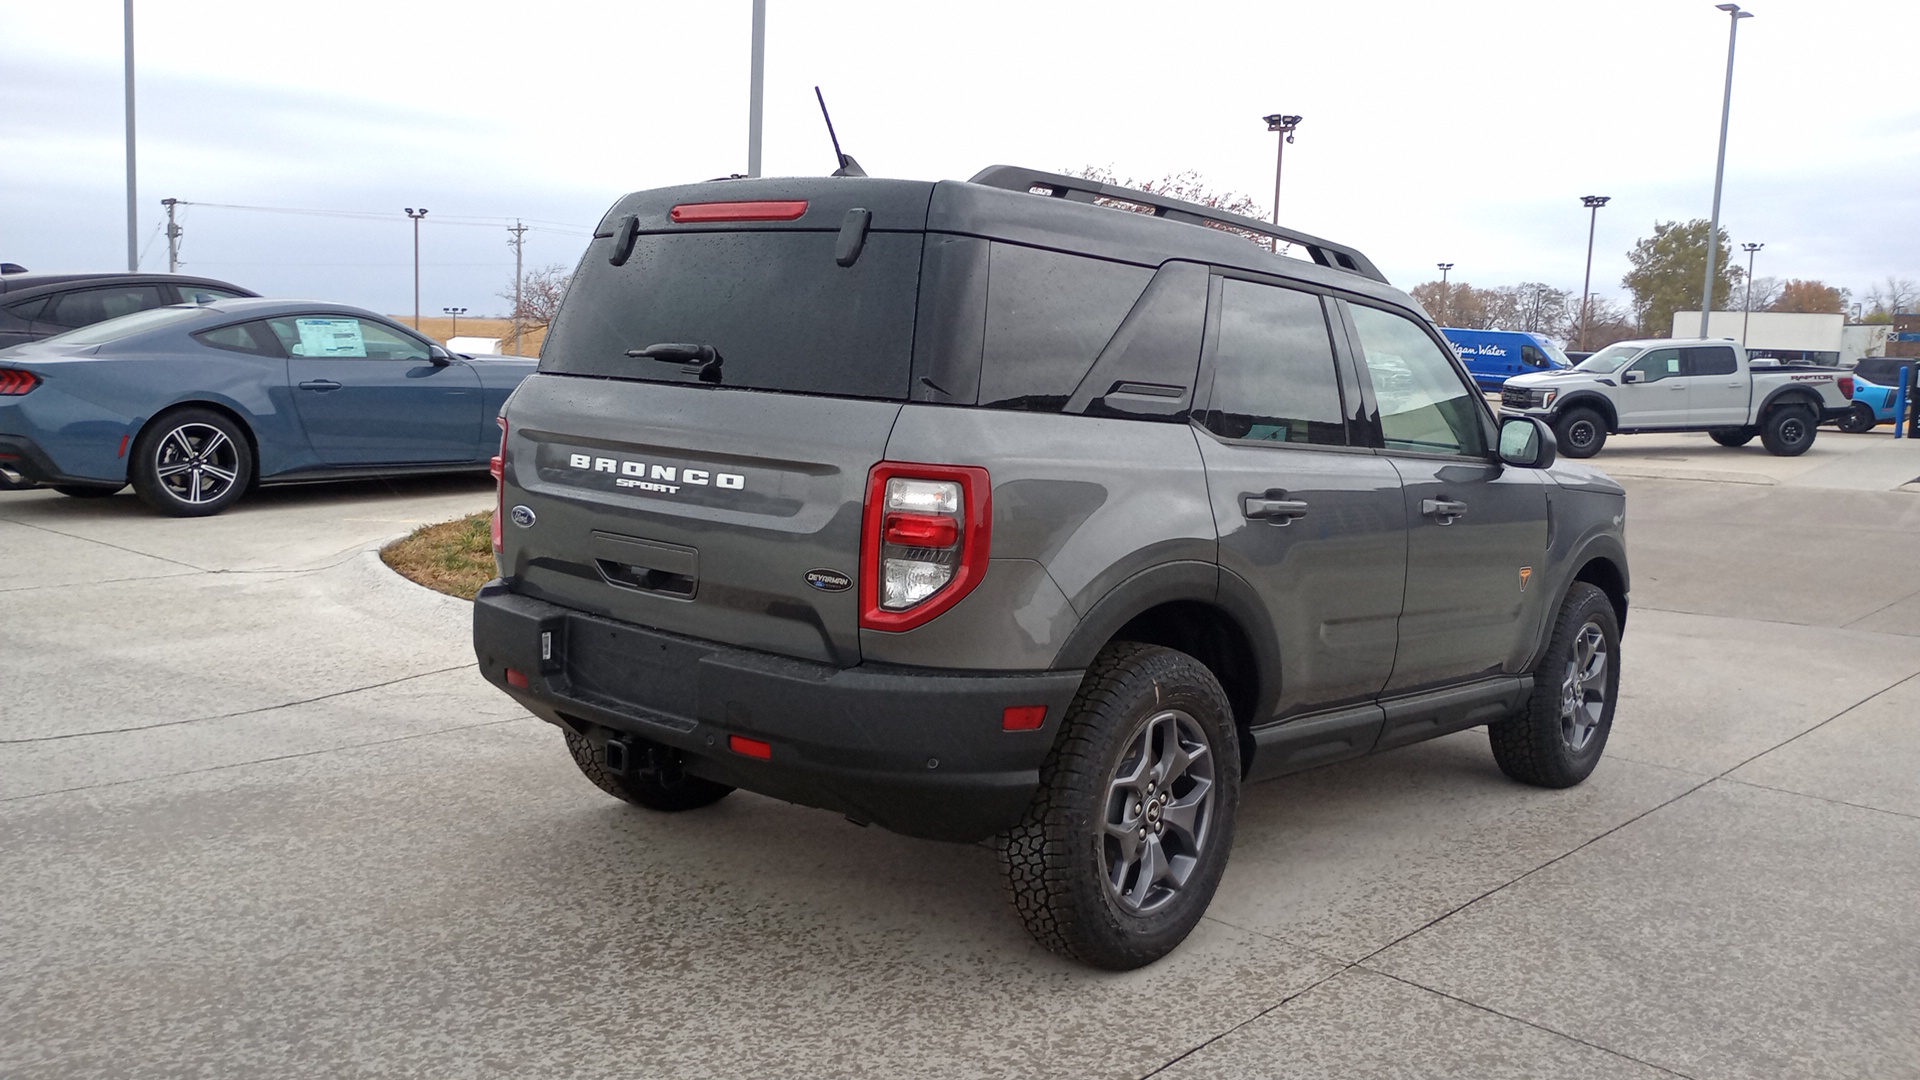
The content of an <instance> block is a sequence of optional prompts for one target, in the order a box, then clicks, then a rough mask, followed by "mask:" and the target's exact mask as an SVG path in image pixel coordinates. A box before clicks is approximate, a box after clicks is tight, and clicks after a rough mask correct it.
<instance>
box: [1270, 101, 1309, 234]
mask: <svg viewBox="0 0 1920 1080" xmlns="http://www.w3.org/2000/svg"><path fill="white" fill-rule="evenodd" d="M1260 119H1262V120H1265V121H1266V122H1267V130H1268V131H1274V132H1278V133H1279V134H1280V149H1279V152H1278V153H1277V154H1275V156H1274V159H1273V223H1274V224H1275V225H1278V224H1280V167H1281V166H1282V165H1285V164H1286V161H1287V144H1288V143H1290V142H1292V141H1293V129H1295V128H1297V127H1299V126H1300V121H1302V120H1304V119H1306V117H1303V116H1298V115H1295V114H1293V113H1269V114H1267V115H1266V116H1263V117H1261V118H1260Z"/></svg>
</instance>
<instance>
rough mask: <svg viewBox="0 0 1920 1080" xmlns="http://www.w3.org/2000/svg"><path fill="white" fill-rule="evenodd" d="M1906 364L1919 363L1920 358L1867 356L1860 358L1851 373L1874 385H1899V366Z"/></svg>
mask: <svg viewBox="0 0 1920 1080" xmlns="http://www.w3.org/2000/svg"><path fill="white" fill-rule="evenodd" d="M1907 364H1920V360H1907V359H1901V358H1899V357H1892V356H1868V357H1864V358H1862V359H1861V361H1860V363H1859V364H1858V365H1857V366H1856V367H1855V368H1854V369H1853V373H1854V375H1856V376H1858V377H1859V378H1862V379H1865V380H1867V381H1868V382H1870V383H1873V384H1874V385H1876V386H1899V385H1900V368H1901V367H1902V366H1903V365H1907ZM1910 378H1911V376H1910Z"/></svg>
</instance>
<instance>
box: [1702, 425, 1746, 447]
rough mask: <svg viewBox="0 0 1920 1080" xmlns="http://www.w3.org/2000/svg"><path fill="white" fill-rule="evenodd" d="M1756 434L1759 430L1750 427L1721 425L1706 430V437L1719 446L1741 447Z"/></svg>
mask: <svg viewBox="0 0 1920 1080" xmlns="http://www.w3.org/2000/svg"><path fill="white" fill-rule="evenodd" d="M1757 434H1759V432H1757V431H1755V430H1753V429H1752V428H1750V427H1723V428H1714V429H1713V430H1712V431H1709V432H1707V437H1708V438H1710V439H1712V440H1713V441H1714V442H1717V443H1719V444H1720V445H1721V446H1728V447H1741V446H1745V445H1747V444H1748V443H1750V442H1752V441H1753V437H1754V436H1755V435H1757Z"/></svg>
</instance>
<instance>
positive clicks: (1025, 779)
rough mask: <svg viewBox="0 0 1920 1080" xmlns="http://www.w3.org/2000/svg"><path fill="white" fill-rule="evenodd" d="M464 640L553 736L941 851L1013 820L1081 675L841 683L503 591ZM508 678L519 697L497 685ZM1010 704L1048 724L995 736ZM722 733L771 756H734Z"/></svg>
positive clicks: (894, 673)
mask: <svg viewBox="0 0 1920 1080" xmlns="http://www.w3.org/2000/svg"><path fill="white" fill-rule="evenodd" d="M473 642H474V652H475V654H476V656H477V657H478V659H479V663H480V671H481V674H482V675H484V676H485V677H486V679H487V681H488V682H491V683H493V684H494V685H495V686H497V687H499V688H500V689H501V690H502V691H504V692H505V693H507V694H508V695H509V696H511V697H512V698H513V699H514V700H516V701H518V702H520V704H522V705H524V706H525V707H526V708H527V709H528V710H529V711H531V712H532V713H533V714H534V715H536V716H539V717H540V718H541V719H543V720H546V721H548V722H550V723H553V724H557V725H561V726H565V727H570V728H573V729H574V730H576V731H584V730H586V729H587V728H588V727H590V726H598V727H602V728H606V729H608V730H610V731H613V732H619V733H624V734H626V735H628V736H632V737H637V738H639V739H643V740H646V741H648V742H651V743H655V744H658V745H661V746H666V747H671V748H673V749H675V750H678V751H680V752H681V754H682V755H683V756H684V768H685V769H686V771H687V772H689V773H692V774H693V775H696V776H701V777H705V778H707V779H709V780H714V781H718V782H720V783H724V784H730V785H733V786H735V787H739V788H743V789H746V790H748V791H756V792H759V793H761V794H763V795H769V796H772V797H774V798H778V799H784V800H787V801H789V802H795V803H800V804H803V805H807V806H817V807H821V808H823V809H828V810H834V811H837V812H840V813H843V814H846V815H848V816H850V817H852V818H854V819H856V820H858V821H863V822H872V823H874V824H877V825H880V826H882V827H884V828H887V829H891V830H893V831H895V832H900V833H905V834H907V835H909V836H920V837H927V838H929V839H936V840H956V841H974V840H980V839H983V838H985V837H988V836H991V835H993V834H994V833H996V832H999V831H1001V830H1003V829H1005V828H1007V827H1009V826H1011V825H1013V824H1014V823H1016V822H1017V821H1018V820H1019V818H1020V815H1021V814H1022V813H1023V812H1024V811H1025V809H1026V806H1027V804H1028V802H1029V801H1030V800H1031V799H1032V796H1033V792H1034V789H1035V788H1036V787H1037V786H1038V785H1039V778H1040V773H1039V770H1040V763H1041V761H1042V760H1043V759H1044V758H1045V757H1046V755H1047V751H1048V749H1049V748H1051V747H1052V745H1053V738H1054V734H1055V733H1056V732H1057V731H1058V730H1059V726H1060V722H1061V719H1062V717H1063V716H1064V715H1065V713H1066V710H1067V706H1068V705H1069V704H1070V703H1071V702H1072V700H1073V695H1074V693H1075V692H1076V691H1077V690H1078V689H1079V686H1080V679H1081V675H1082V673H1081V672H1079V671H1065V672H1060V671H1045V672H1025V673H1015V674H999V675H975V674H954V673H950V672H944V671H938V670H929V669H920V668H904V667H894V666H890V665H873V664H866V665H861V666H859V667H853V668H845V669H842V668H836V667H832V666H830V665H826V664H817V663H811V662H807V661H802V660H794V659H790V658H787V657H781V656H774V655H771V654H768V653H761V652H755V651H752V650H748V649H739V648H734V647H732V646H728V645H722V644H719V643H717V642H711V641H702V640H699V639H697V638H689V637H685V636H682V635H679V634H669V633H665V632H663V631H658V630H650V629H647V628H645V627H641V626H635V625H632V624H630V623H622V622H618V621H615V620H612V619H606V618H602V617H599V616H594V615H588V614H585V613H583V612H579V611H575V610H572V609H570V608H565V607H561V606H559V605H555V604H549V603H546V602H544V601H540V600H535V599H532V598H529V597H524V596H520V595H517V594H515V593H513V592H512V591H510V590H509V589H508V588H507V586H506V585H505V584H503V583H502V582H499V581H494V582H490V583H488V584H487V586H486V587H485V588H483V589H481V591H480V595H479V596H478V597H477V598H476V599H475V601H474V607H473ZM509 668H511V669H513V670H515V671H516V672H519V673H522V674H524V675H525V676H526V683H527V685H526V686H525V687H518V686H512V685H509V684H508V682H507V670H508V669H509ZM1015 705H1044V706H1046V709H1047V714H1046V722H1045V723H1044V724H1043V725H1042V726H1041V727H1040V728H1039V729H1038V730H1034V731H1005V730H1002V727H1001V715H1002V712H1003V711H1004V710H1005V709H1006V708H1007V707H1009V706H1015ZM732 735H740V736H745V737H747V738H751V739H757V740H760V741H762V742H764V743H766V744H769V745H770V746H771V748H772V750H771V756H770V757H769V758H767V759H766V760H761V759H759V758H756V757H749V756H747V755H744V754H740V753H735V752H733V751H732V750H730V749H729V736H732Z"/></svg>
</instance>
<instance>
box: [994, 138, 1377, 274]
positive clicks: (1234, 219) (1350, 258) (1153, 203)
mask: <svg viewBox="0 0 1920 1080" xmlns="http://www.w3.org/2000/svg"><path fill="white" fill-rule="evenodd" d="M967 182H968V183H971V184H981V185H984V186H986V187H993V188H1002V189H1004V190H1007V191H1024V192H1031V193H1033V194H1036V195H1047V196H1050V197H1052V198H1056V199H1067V200H1069V201H1072V202H1083V203H1091V202H1094V201H1096V200H1098V199H1114V200H1117V201H1119V202H1124V203H1132V204H1134V205H1136V206H1144V207H1147V208H1148V209H1150V210H1152V211H1153V216H1154V217H1160V218H1166V219H1168V220H1169V221H1181V222H1185V223H1187V224H1189V225H1216V226H1224V227H1227V228H1231V229H1236V230H1240V231H1242V232H1250V233H1254V234H1256V235H1259V236H1267V237H1272V238H1273V239H1275V240H1278V241H1280V242H1282V243H1286V244H1298V245H1300V246H1301V247H1303V248H1305V249H1306V250H1307V254H1308V255H1310V256H1312V257H1313V261H1314V262H1316V263H1319V264H1320V265H1321V266H1324V267H1327V268H1329V269H1332V270H1345V271H1346V272H1348V273H1350V274H1359V275H1360V276H1361V277H1364V278H1371V279H1373V280H1374V281H1378V282H1380V283H1381V284H1383V285H1384V284H1388V282H1387V278H1386V275H1384V274H1382V273H1381V272H1380V271H1379V270H1378V269H1377V268H1376V267H1375V266H1374V265H1373V261H1372V260H1370V259H1368V258H1367V257H1366V256H1365V255H1362V254H1360V253H1359V252H1358V251H1355V250H1354V249H1353V248H1350V247H1347V246H1346V245H1344V244H1336V243H1334V242H1333V241H1331V240H1322V239H1320V238H1319V237H1317V236H1310V235H1308V234H1306V233H1303V232H1297V231H1295V230H1293V229H1286V228H1282V227H1280V226H1278V225H1273V224H1269V223H1268V222H1265V221H1260V220H1258V219H1256V218H1250V217H1246V216H1244V215H1241V214H1232V213H1228V212H1227V211H1225V210H1216V209H1214V208H1213V207H1210V206H1201V205H1200V204H1199V203H1190V202H1184V201H1182V200H1180V199H1169V198H1167V197H1166V196H1164V195H1155V194H1152V193H1150V192H1145V191H1139V190H1136V189H1134V188H1124V187H1117V186H1115V185H1113V184H1103V183H1101V182H1099V181H1098V180H1085V179H1082V178H1080V177H1077V176H1063V175H1061V174H1059V173H1050V172H1041V171H1040V170H1038V169H1023V168H1020V167H1019V166H1016V165H989V166H988V167H986V168H984V169H982V170H980V171H979V172H977V173H975V174H974V175H973V177H972V178H971V179H970V180H968V181H967Z"/></svg>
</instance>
